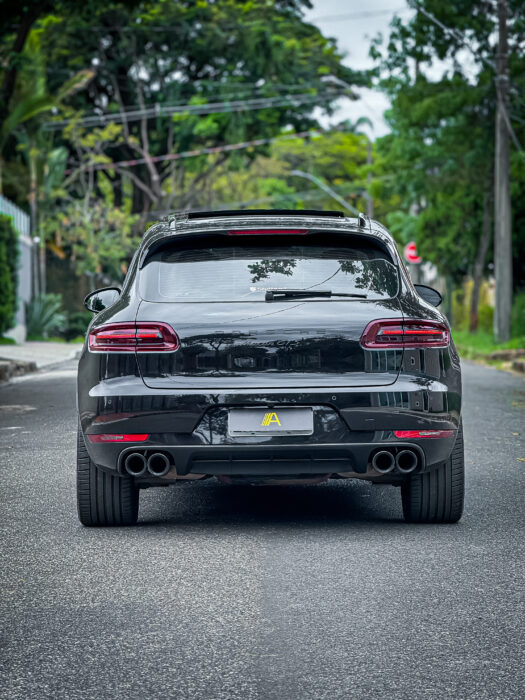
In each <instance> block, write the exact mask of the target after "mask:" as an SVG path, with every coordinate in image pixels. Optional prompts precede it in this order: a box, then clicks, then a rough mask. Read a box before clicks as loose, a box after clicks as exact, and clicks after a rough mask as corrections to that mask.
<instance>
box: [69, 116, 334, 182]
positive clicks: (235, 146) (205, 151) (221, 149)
mask: <svg viewBox="0 0 525 700" xmlns="http://www.w3.org/2000/svg"><path fill="white" fill-rule="evenodd" d="M344 130H345V129H344V128H341V129H331V130H330V131H329V132H318V131H317V132H316V131H297V132H295V133H293V134H287V133H285V134H280V135H279V136H272V137H269V138H266V139H253V140H251V141H240V142H239V143H227V144H224V145H223V146H210V147H208V148H198V149H194V150H191V151H181V152H180V153H165V154H163V155H160V156H151V157H150V158H133V159H131V160H119V161H114V162H111V163H98V162H96V163H85V164H83V165H81V166H80V167H79V168H78V170H79V171H80V170H87V169H89V168H92V169H93V170H113V169H114V168H126V167H128V168H129V167H133V166H135V165H142V164H144V163H148V162H153V163H161V162H164V161H170V160H181V159H184V158H195V157H196V156H203V155H210V154H214V153H225V152H229V151H240V150H244V149H246V148H252V147H254V146H264V145H266V144H269V143H273V142H274V141H283V140H284V141H287V140H291V139H300V138H306V137H307V136H315V135H316V134H321V133H325V134H326V133H333V132H336V131H344ZM74 170H75V169H74V168H69V169H68V170H66V174H67V175H69V174H71V173H72V172H74Z"/></svg>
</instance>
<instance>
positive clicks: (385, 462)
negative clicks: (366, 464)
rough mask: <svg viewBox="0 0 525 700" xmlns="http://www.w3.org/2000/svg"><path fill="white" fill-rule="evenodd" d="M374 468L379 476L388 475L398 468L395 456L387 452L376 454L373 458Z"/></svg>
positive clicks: (382, 451)
mask: <svg viewBox="0 0 525 700" xmlns="http://www.w3.org/2000/svg"><path fill="white" fill-rule="evenodd" d="M372 466H373V467H374V469H375V470H376V472H379V474H388V473H389V472H391V471H392V469H393V468H394V467H395V466H396V462H395V459H394V455H393V454H392V453H391V452H387V451H386V450H381V451H380V452H376V453H375V455H374V456H373V457H372Z"/></svg>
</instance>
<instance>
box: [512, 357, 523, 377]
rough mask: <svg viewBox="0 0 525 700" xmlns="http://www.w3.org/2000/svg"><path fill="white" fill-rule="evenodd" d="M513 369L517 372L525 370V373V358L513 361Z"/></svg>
mask: <svg viewBox="0 0 525 700" xmlns="http://www.w3.org/2000/svg"><path fill="white" fill-rule="evenodd" d="M512 369H513V370H514V371H515V372H523V373H524V374H525V359H521V360H514V362H513V363H512Z"/></svg>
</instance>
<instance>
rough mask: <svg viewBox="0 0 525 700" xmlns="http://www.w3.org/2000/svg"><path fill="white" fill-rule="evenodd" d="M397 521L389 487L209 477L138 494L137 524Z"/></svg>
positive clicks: (395, 495) (396, 496) (396, 501)
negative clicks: (274, 483) (270, 483)
mask: <svg viewBox="0 0 525 700" xmlns="http://www.w3.org/2000/svg"><path fill="white" fill-rule="evenodd" d="M396 522H397V523H399V522H402V516H401V505H400V492H399V489H397V488H394V487H392V486H381V487H374V486H372V485H371V484H368V483H365V482H360V483H352V484H350V483H348V482H343V481H335V482H329V483H328V484H323V485H319V486H247V485H246V486H245V485H224V484H217V482H215V481H211V480H210V481H207V482H203V483H200V484H181V485H177V486H174V487H171V488H169V489H168V488H167V489H162V491H161V492H160V490H159V489H152V490H151V491H147V492H145V493H143V495H142V496H141V510H140V521H139V526H140V527H142V528H147V527H155V526H158V525H161V524H162V525H177V526H178V527H180V526H184V525H191V526H195V525H201V526H209V525H213V526H221V525H224V526H228V525H233V524H235V525H236V526H238V525H243V526H248V527H250V526H255V527H260V526H272V525H273V526H279V525H287V526H290V527H295V526H298V527H303V528H304V527H305V526H307V525H314V526H316V527H319V526H322V525H330V526H334V525H338V524H344V525H345V526H347V527H348V526H349V525H351V524H353V525H355V526H359V525H365V524H366V526H367V527H369V526H370V524H373V523H376V524H378V525H381V524H383V523H390V524H392V523H396Z"/></svg>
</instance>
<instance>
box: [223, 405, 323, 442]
mask: <svg viewBox="0 0 525 700" xmlns="http://www.w3.org/2000/svg"><path fill="white" fill-rule="evenodd" d="M313 432H314V414H313V410H312V409H311V408H232V409H230V411H229V414H228V433H229V434H230V435H231V436H232V437H235V436H242V435H311V434H312V433H313Z"/></svg>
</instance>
